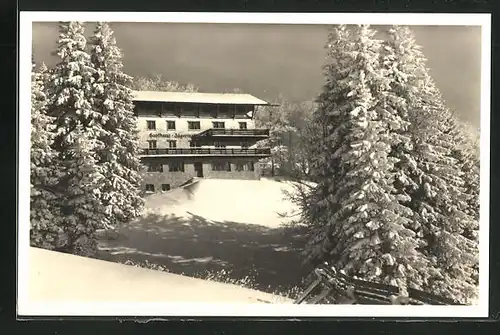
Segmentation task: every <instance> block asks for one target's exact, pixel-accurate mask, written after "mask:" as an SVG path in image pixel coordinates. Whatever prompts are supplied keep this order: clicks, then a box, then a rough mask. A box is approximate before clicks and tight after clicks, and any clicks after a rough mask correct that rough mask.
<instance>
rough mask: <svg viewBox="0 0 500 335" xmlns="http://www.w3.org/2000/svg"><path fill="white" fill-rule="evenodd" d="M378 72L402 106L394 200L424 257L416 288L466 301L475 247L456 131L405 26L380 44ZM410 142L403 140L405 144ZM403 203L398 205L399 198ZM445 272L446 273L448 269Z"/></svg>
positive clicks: (455, 126) (453, 119)
mask: <svg viewBox="0 0 500 335" xmlns="http://www.w3.org/2000/svg"><path fill="white" fill-rule="evenodd" d="M383 61H384V67H385V69H386V70H387V74H388V75H389V77H390V78H392V81H391V86H390V87H391V89H390V94H393V95H396V96H398V97H400V98H402V99H403V100H402V101H401V102H402V103H401V104H399V108H398V110H399V112H400V115H401V117H402V118H403V119H404V120H406V121H408V122H409V123H408V127H406V128H404V129H402V132H401V135H403V142H400V143H399V145H397V146H395V147H393V150H392V153H391V154H392V155H393V156H394V157H397V158H398V159H399V162H398V163H397V165H396V173H397V178H396V183H395V189H396V194H398V195H399V196H400V201H401V200H402V203H404V204H405V205H407V206H409V207H410V208H411V210H412V211H413V213H414V218H413V220H411V222H410V226H409V227H410V228H411V229H412V230H413V231H414V232H415V233H417V235H418V236H419V244H420V248H419V250H420V251H422V252H423V253H424V254H425V255H426V257H427V258H428V259H429V261H430V263H429V265H428V267H426V268H424V269H422V270H424V271H426V272H427V276H428V279H427V280H425V281H424V282H423V283H422V284H423V285H422V287H421V288H423V289H426V290H428V291H431V292H433V293H436V294H442V295H445V296H448V297H450V298H455V299H458V300H461V301H467V299H468V297H469V296H470V294H471V291H472V287H471V286H470V285H469V282H470V278H471V276H473V273H474V270H473V269H475V268H477V267H476V266H475V265H474V264H475V260H474V258H475V255H476V254H477V252H476V246H477V245H476V246H475V242H474V241H473V240H470V239H469V237H466V236H472V235H474V233H472V231H474V230H476V228H477V221H474V220H471V219H472V217H471V216H470V212H469V213H468V212H467V210H466V208H467V199H469V198H470V197H468V196H467V194H465V193H464V191H465V189H464V186H465V182H464V180H463V177H464V174H463V172H464V171H463V170H462V169H461V168H460V164H459V161H458V159H457V158H458V157H462V156H463V155H462V153H461V150H457V147H456V145H457V144H458V143H459V142H460V141H461V140H460V138H461V137H462V135H460V131H459V129H458V128H457V123H456V120H455V118H454V117H453V115H451V113H450V112H449V110H448V109H447V108H446V106H445V103H444V101H443V99H442V97H441V94H440V92H439V90H438V89H437V87H436V85H435V83H434V82H433V81H432V79H431V78H430V76H429V73H428V69H427V68H426V64H425V63H426V60H425V57H424V55H423V53H422V52H421V49H420V47H419V46H418V45H417V44H416V41H415V38H414V36H413V34H412V33H411V31H410V30H409V29H408V28H407V27H398V26H395V27H393V28H392V29H391V30H390V31H389V38H388V40H387V41H386V42H385V43H384V50H383ZM408 139H410V141H408ZM405 198H406V201H405V200H404V199H405ZM452 269H453V270H452Z"/></svg>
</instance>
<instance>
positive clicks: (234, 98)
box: [133, 91, 269, 105]
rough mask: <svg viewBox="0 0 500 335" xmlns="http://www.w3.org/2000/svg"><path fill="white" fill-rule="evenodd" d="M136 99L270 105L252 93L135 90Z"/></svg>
mask: <svg viewBox="0 0 500 335" xmlns="http://www.w3.org/2000/svg"><path fill="white" fill-rule="evenodd" d="M133 95H134V101H151V102H192V103H201V104H232V105H269V103H268V102H266V101H264V100H261V99H259V98H256V97H254V96H253V95H251V94H241V93H198V92H196V93H194V92H193V93H192V92H162V91H134V92H133Z"/></svg>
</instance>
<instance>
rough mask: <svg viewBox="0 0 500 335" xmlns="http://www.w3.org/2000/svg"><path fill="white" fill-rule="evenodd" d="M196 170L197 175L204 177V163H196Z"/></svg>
mask: <svg viewBox="0 0 500 335" xmlns="http://www.w3.org/2000/svg"><path fill="white" fill-rule="evenodd" d="M194 170H195V171H196V177H199V178H203V164H201V163H199V162H197V163H194Z"/></svg>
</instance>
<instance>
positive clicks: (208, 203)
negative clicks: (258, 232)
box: [146, 179, 298, 228]
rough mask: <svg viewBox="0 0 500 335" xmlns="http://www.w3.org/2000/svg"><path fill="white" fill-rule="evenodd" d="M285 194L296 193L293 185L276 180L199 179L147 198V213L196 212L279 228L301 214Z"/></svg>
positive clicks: (221, 218) (214, 218)
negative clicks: (292, 217) (286, 192)
mask: <svg viewBox="0 0 500 335" xmlns="http://www.w3.org/2000/svg"><path fill="white" fill-rule="evenodd" d="M284 191H288V192H293V191H294V186H293V183H292V182H290V181H277V180H273V179H261V180H232V179H199V180H196V181H194V182H193V183H191V184H189V185H187V186H186V187H182V188H177V189H174V190H172V191H169V192H165V193H162V194H155V195H151V196H149V197H147V199H146V208H147V210H146V214H149V213H154V214H158V215H167V214H175V215H177V216H180V217H184V216H186V215H189V214H190V213H192V214H195V215H199V216H202V217H204V218H206V219H209V220H214V221H232V222H240V223H246V224H256V225H262V226H266V227H269V228H277V227H279V226H280V225H281V224H285V223H288V222H289V221H290V220H291V217H290V216H293V215H294V214H296V213H297V212H298V208H297V206H296V205H295V204H293V203H292V202H291V201H290V200H289V199H288V198H287V196H286V195H285V194H284ZM283 215H285V217H284V216H283Z"/></svg>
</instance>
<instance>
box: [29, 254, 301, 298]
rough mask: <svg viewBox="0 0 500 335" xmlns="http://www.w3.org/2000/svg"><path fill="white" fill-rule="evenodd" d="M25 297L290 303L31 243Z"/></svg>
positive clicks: (249, 291)
mask: <svg viewBox="0 0 500 335" xmlns="http://www.w3.org/2000/svg"><path fill="white" fill-rule="evenodd" d="M29 257H30V260H29V262H30V263H29V264H30V265H29V268H30V274H29V297H30V301H38V302H42V301H43V302H65V303H67V302H125V301H126V302H172V301H174V302H176V301H178V302H205V303H207V302H209V303H211V302H217V303H289V302H291V301H289V300H288V299H286V298H282V297H278V296H274V295H271V294H267V293H263V292H259V291H256V290H251V289H246V288H242V287H239V286H236V285H231V284H223V283H217V282H212V281H207V280H201V279H195V278H190V277H185V276H181V275H176V274H170V273H164V272H161V271H155V270H148V269H143V268H138V267H134V266H130V265H124V264H119V263H113V262H106V261H101V260H96V259H90V258H85V257H78V256H73V255H68V254H63V253H58V252H53V251H48V250H43V249H38V248H30V254H29Z"/></svg>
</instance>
